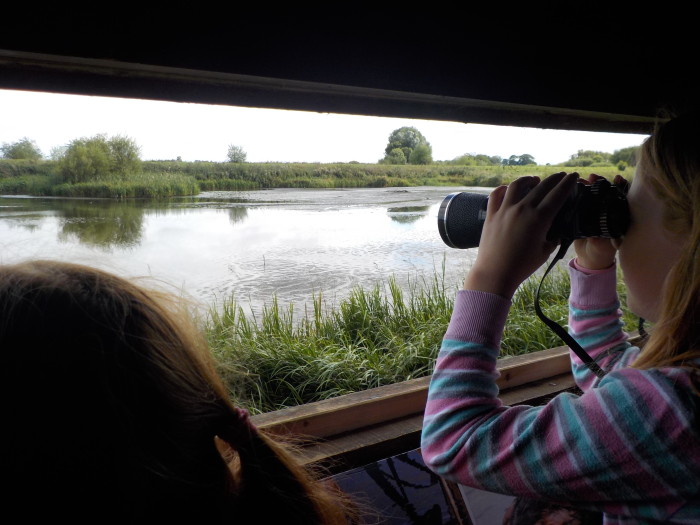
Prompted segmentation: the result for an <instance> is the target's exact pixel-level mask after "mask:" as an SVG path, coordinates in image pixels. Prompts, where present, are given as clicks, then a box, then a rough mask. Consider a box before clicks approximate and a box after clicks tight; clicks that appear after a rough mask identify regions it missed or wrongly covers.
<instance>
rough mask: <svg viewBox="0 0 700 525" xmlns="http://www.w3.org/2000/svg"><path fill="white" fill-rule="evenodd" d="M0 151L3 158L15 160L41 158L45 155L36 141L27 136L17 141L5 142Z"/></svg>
mask: <svg viewBox="0 0 700 525" xmlns="http://www.w3.org/2000/svg"><path fill="white" fill-rule="evenodd" d="M0 153H2V157H3V158H5V159H14V160H41V159H42V158H43V157H44V156H43V155H42V153H41V150H40V149H39V146H37V145H36V142H34V141H33V140H30V139H28V138H27V137H24V138H23V139H22V140H18V141H17V142H4V143H3V144H2V146H0Z"/></svg>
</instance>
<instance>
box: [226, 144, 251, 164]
mask: <svg viewBox="0 0 700 525" xmlns="http://www.w3.org/2000/svg"><path fill="white" fill-rule="evenodd" d="M226 157H227V158H228V161H229V162H245V161H246V159H247V158H248V155H247V154H246V152H245V151H244V150H243V148H242V147H240V146H236V145H234V144H231V145H230V146H229V147H228V153H227V154H226Z"/></svg>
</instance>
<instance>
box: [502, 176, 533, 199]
mask: <svg viewBox="0 0 700 525" xmlns="http://www.w3.org/2000/svg"><path fill="white" fill-rule="evenodd" d="M539 182H540V178H539V177H535V176H526V177H518V178H517V179H515V180H514V181H513V182H511V183H510V184H509V185H508V187H507V190H506V194H505V198H504V203H505V204H507V205H512V204H516V203H518V202H520V201H521V200H523V198H524V197H525V196H526V195H528V194H529V193H530V192H531V191H532V189H533V188H535V187H536V186H537V185H538V184H539Z"/></svg>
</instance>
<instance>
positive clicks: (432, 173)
mask: <svg viewBox="0 0 700 525" xmlns="http://www.w3.org/2000/svg"><path fill="white" fill-rule="evenodd" d="M141 168H142V170H141V171H140V172H139V173H130V174H123V175H119V176H113V175H107V176H101V177H98V178H97V179H96V180H93V181H89V182H82V183H76V184H69V183H65V182H62V180H61V179H60V177H59V176H57V173H58V164H57V163H56V162H54V161H38V162H29V161H14V160H7V159H0V193H2V194H27V195H40V196H45V195H51V196H60V197H95V198H114V199H126V198H167V197H173V196H185V195H197V194H198V193H200V192H202V191H236V190H255V189H269V188H319V189H320V188H383V187H409V186H482V187H494V186H498V185H500V184H507V183H509V182H511V181H512V180H513V179H515V178H517V177H521V176H525V175H537V176H539V177H542V178H544V177H546V176H548V175H550V174H552V173H554V172H556V171H560V170H563V169H567V168H564V167H561V166H536V165H530V166H458V165H453V164H446V163H436V164H430V165H388V164H360V163H353V162H350V163H330V164H322V163H266V162H263V163H227V162H178V161H144V162H142V164H141ZM572 170H573V168H568V171H572ZM591 170H592V171H595V172H596V173H598V174H599V175H602V176H605V177H608V178H612V177H613V176H614V175H615V174H617V173H618V170H617V168H615V167H614V166H601V167H596V168H591ZM581 173H582V175H585V174H587V173H588V171H587V170H586V171H582V172H581ZM630 176H631V174H630Z"/></svg>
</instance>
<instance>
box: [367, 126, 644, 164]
mask: <svg viewBox="0 0 700 525" xmlns="http://www.w3.org/2000/svg"><path fill="white" fill-rule="evenodd" d="M638 151H639V146H632V147H629V148H624V149H621V150H617V151H615V152H613V153H605V152H602V151H590V150H579V151H578V152H577V153H575V154H574V155H571V157H570V158H569V159H568V160H566V161H564V162H562V163H561V164H559V165H561V166H567V167H595V166H611V165H612V166H616V167H617V169H619V170H620V171H624V170H625V168H627V167H628V166H636V164H637V160H636V158H637V154H638ZM433 162H434V161H433V158H432V148H431V146H430V143H429V142H428V140H427V139H426V138H425V137H424V136H423V134H422V133H421V132H420V131H418V130H417V129H416V128H415V127H402V128H398V129H396V130H394V131H392V132H391V134H390V135H389V141H388V143H387V146H386V148H385V149H384V157H383V158H382V159H380V160H379V163H380V164H432V163H433ZM444 162H445V163H446V164H451V165H456V166H528V165H537V161H536V160H535V158H534V157H533V156H532V155H530V154H528V153H524V154H522V155H511V156H510V157H508V158H503V157H500V156H497V155H496V156H488V155H483V154H472V153H465V154H464V155H460V156H459V157H457V158H455V159H452V160H450V161H444Z"/></svg>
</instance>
